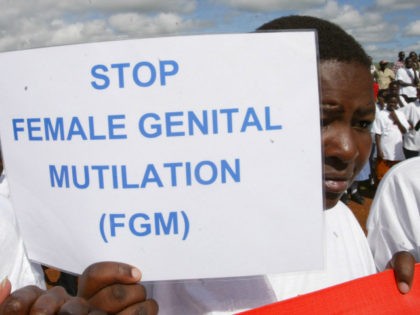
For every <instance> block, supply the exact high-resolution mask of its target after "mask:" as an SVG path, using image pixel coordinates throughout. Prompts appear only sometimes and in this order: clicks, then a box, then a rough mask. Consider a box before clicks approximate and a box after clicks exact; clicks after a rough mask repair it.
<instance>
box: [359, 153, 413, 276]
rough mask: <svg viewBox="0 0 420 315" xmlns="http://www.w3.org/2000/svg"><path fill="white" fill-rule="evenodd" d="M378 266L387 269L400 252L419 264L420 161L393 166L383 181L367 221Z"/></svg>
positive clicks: (404, 162) (407, 161)
mask: <svg viewBox="0 0 420 315" xmlns="http://www.w3.org/2000/svg"><path fill="white" fill-rule="evenodd" d="M367 229H368V242H369V245H370V247H371V249H372V254H373V257H374V259H375V263H376V266H377V267H378V268H379V269H384V268H385V266H386V265H387V263H388V262H389V260H390V259H391V258H392V255H393V254H395V253H396V252H398V251H403V250H404V251H408V252H410V253H411V254H412V255H413V256H414V258H415V259H416V261H420V157H416V158H410V159H408V160H406V161H403V162H400V163H398V164H397V165H395V166H393V167H392V168H391V169H390V170H389V171H388V172H387V173H386V174H385V176H384V178H382V180H381V182H380V184H379V186H378V189H377V191H376V194H375V198H374V200H373V202H372V206H371V208H370V213H369V217H368V220H367Z"/></svg>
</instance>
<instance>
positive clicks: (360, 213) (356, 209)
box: [347, 182, 375, 233]
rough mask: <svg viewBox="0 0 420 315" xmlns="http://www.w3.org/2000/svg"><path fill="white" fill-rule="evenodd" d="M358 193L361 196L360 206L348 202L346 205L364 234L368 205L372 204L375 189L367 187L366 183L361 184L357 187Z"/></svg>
mask: <svg viewBox="0 0 420 315" xmlns="http://www.w3.org/2000/svg"><path fill="white" fill-rule="evenodd" d="M359 192H360V194H361V195H362V196H363V198H364V199H365V200H364V203H363V204H362V205H360V204H358V203H356V202H354V201H352V200H350V201H349V203H348V204H347V205H348V206H349V208H350V209H351V210H352V211H353V213H354V215H355V216H356V218H357V220H358V221H359V223H360V225H361V226H362V228H363V230H364V231H365V233H366V220H367V217H368V215H369V209H370V205H371V204H372V199H373V197H374V195H375V187H372V186H371V185H369V183H368V182H362V183H361V185H360V186H359Z"/></svg>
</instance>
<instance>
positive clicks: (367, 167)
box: [354, 160, 370, 182]
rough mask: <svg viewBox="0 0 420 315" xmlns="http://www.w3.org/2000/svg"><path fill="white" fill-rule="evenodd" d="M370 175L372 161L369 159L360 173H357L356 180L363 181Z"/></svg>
mask: <svg viewBox="0 0 420 315" xmlns="http://www.w3.org/2000/svg"><path fill="white" fill-rule="evenodd" d="M369 177H370V163H369V160H367V161H366V163H365V165H364V166H363V168H362V170H361V171H360V173H359V174H357V176H356V178H355V179H354V181H355V182H363V181H365V180H368V179H369Z"/></svg>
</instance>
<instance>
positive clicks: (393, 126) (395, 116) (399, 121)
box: [372, 94, 410, 181]
mask: <svg viewBox="0 0 420 315" xmlns="http://www.w3.org/2000/svg"><path fill="white" fill-rule="evenodd" d="M398 102H399V101H398V95H392V94H391V95H388V96H387V99H386V108H385V109H384V110H382V111H381V112H379V113H378V115H377V116H376V118H375V123H374V124H373V127H372V132H373V133H374V134H375V142H376V152H377V169H376V176H377V178H378V181H380V180H381V179H382V177H383V176H384V175H385V173H386V172H387V171H388V170H389V169H390V168H391V167H392V166H393V165H395V164H397V163H398V162H400V161H402V160H404V153H403V146H402V145H403V134H405V133H406V132H407V130H408V129H409V127H410V125H409V124H408V121H407V119H406V118H405V115H404V114H403V113H402V112H400V111H399V110H398Z"/></svg>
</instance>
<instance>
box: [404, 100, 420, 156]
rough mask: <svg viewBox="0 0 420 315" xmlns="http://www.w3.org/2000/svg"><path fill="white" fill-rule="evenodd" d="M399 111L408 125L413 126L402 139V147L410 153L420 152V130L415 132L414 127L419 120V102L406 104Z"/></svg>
mask: <svg viewBox="0 0 420 315" xmlns="http://www.w3.org/2000/svg"><path fill="white" fill-rule="evenodd" d="M401 111H402V112H403V113H404V114H405V116H406V117H407V120H408V122H409V123H411V124H412V125H413V128H412V129H410V130H408V131H407V132H406V133H405V134H404V136H403V138H404V141H403V147H404V148H406V149H407V150H411V151H419V150H420V130H419V131H416V130H415V129H414V126H415V125H416V124H417V122H418V121H419V120H420V102H419V101H418V100H417V101H415V102H412V103H408V104H407V105H405V106H404V107H402V108H401Z"/></svg>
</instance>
